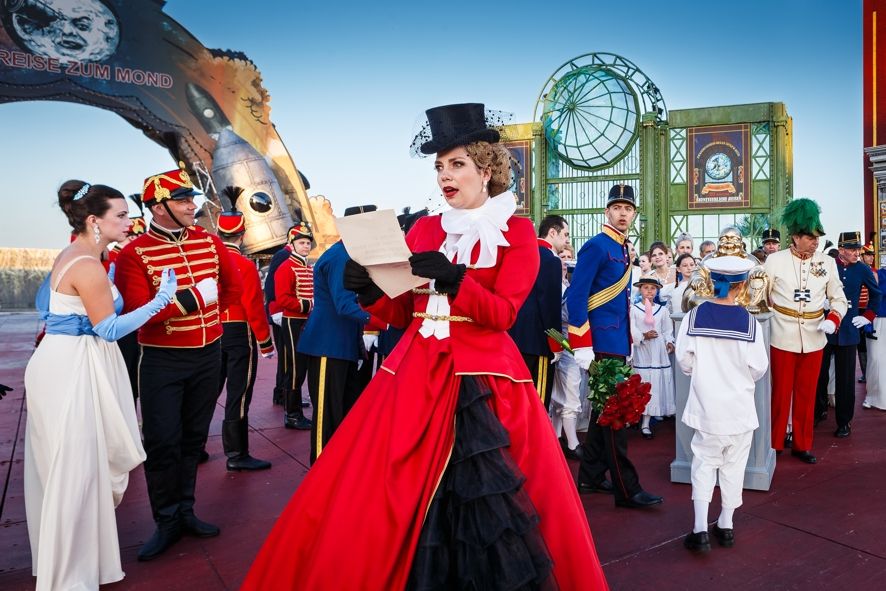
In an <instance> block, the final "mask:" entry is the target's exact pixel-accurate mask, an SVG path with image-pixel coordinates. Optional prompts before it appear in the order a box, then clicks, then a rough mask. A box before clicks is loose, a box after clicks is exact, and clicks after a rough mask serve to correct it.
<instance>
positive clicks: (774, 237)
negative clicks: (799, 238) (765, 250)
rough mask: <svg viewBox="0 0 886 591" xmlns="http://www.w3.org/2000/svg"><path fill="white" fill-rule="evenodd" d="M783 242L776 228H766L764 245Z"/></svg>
mask: <svg viewBox="0 0 886 591" xmlns="http://www.w3.org/2000/svg"><path fill="white" fill-rule="evenodd" d="M766 242H781V232H779V231H778V230H776V229H774V228H766V229H765V230H763V243H764V244H765V243H766Z"/></svg>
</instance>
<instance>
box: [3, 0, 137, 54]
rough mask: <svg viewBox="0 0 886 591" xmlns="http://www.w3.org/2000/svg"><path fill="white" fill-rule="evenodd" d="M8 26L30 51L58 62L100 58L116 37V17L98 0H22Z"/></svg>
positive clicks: (114, 46) (113, 47) (111, 51)
mask: <svg viewBox="0 0 886 591" xmlns="http://www.w3.org/2000/svg"><path fill="white" fill-rule="evenodd" d="M19 5H20V6H22V8H21V9H20V10H18V11H16V12H13V14H12V19H11V20H12V26H13V29H14V30H15V32H16V34H17V35H18V36H19V38H20V39H21V42H22V44H23V45H24V46H25V47H26V48H27V49H28V50H30V51H31V52H32V53H35V54H37V55H42V56H44V57H48V58H56V59H57V60H59V61H60V62H63V63H64V62H70V61H78V62H100V61H102V60H105V59H107V58H109V57H111V56H112V55H113V54H114V52H115V51H116V50H117V45H118V43H119V41H120V27H119V24H118V22H117V17H116V16H115V15H114V13H113V12H111V10H110V9H109V8H108V7H107V6H105V4H104V3H102V2H101V1H100V0H25V1H24V2H20V3H19Z"/></svg>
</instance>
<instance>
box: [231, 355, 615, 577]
mask: <svg viewBox="0 0 886 591" xmlns="http://www.w3.org/2000/svg"><path fill="white" fill-rule="evenodd" d="M449 346H450V340H449V339H446V340H443V341H438V340H437V339H434V338H431V339H424V338H416V339H415V341H413V342H412V343H411V346H410V348H409V351H408V352H407V353H406V357H405V358H404V359H403V362H402V363H401V364H400V367H399V371H398V372H397V374H396V375H393V374H391V373H389V372H387V371H385V370H381V371H379V373H378V374H377V375H376V377H375V378H374V379H373V380H372V382H371V383H370V384H369V386H368V387H367V388H366V390H365V391H364V392H363V394H362V395H361V396H360V398H359V400H358V401H357V403H356V404H355V405H354V407H353V408H352V409H351V411H350V412H349V413H348V416H347V418H346V419H345V420H344V422H343V423H342V424H341V425H340V426H339V428H338V430H337V431H336V432H335V435H334V436H333V437H332V439H331V440H330V442H329V444H328V445H327V446H326V447H325V448H324V450H323V452H322V454H321V455H320V457H319V458H318V459H317V461H316V462H315V463H314V465H313V467H312V468H311V470H310V471H309V472H308V475H307V477H306V478H305V480H304V481H303V482H302V484H301V485H300V486H299V488H298V489H297V490H296V492H295V494H294V495H293V497H292V499H291V500H290V501H289V504H288V505H287V507H286V508H285V510H284V511H283V513H282V514H281V515H280V518H279V519H278V520H277V523H276V524H275V525H274V528H273V530H272V531H271V533H270V535H269V536H268V538H267V540H266V541H265V543H264V545H263V546H262V549H261V550H260V552H259V554H258V556H257V557H256V559H255V562H254V563H253V565H252V567H251V569H250V571H249V573H248V574H247V576H246V580H245V581H244V583H243V587H242V588H243V589H255V590H262V591H267V590H275V589H311V590H312V591H313V590H317V591H323V590H336V591H338V590H342V589H365V590H367V591H375V590H379V591H382V590H385V591H387V590H392V589H404V588H405V587H406V584H407V580H408V578H409V573H410V568H411V566H412V561H413V557H414V555H415V551H416V546H417V543H418V539H419V535H420V534H421V530H422V524H423V523H424V520H425V517H426V514H427V511H428V508H429V506H430V504H431V499H432V497H433V496H434V492H435V490H436V489H437V486H438V484H439V482H440V479H441V477H442V475H443V472H444V470H445V469H446V466H447V463H448V462H449V459H450V456H451V453H452V449H453V443H454V438H455V409H456V404H457V402H458V393H459V386H460V382H461V378H460V377H459V376H456V375H455V374H454V370H453V367H452V357H451V355H450V353H449ZM477 377H478V378H479V379H481V380H482V382H483V384H484V385H485V387H487V388H488V389H489V390H490V392H491V395H490V397H489V399H488V404H489V406H490V408H491V409H492V411H493V412H494V413H495V415H496V417H497V418H498V420H499V421H500V422H501V424H502V425H503V426H504V428H505V429H506V430H507V432H508V436H509V438H510V447H509V448H508V451H509V453H510V455H511V457H512V458H513V460H514V461H515V463H516V465H517V468H518V469H519V470H520V472H521V473H522V474H523V475H524V476H525V478H526V480H525V482H524V484H523V489H524V490H525V492H526V493H527V494H528V496H529V498H530V500H531V502H532V504H533V506H534V508H535V511H536V513H537V514H538V517H539V519H540V522H539V526H538V527H539V531H540V532H541V535H542V538H543V540H544V543H545V545H546V547H547V551H548V553H549V554H550V557H551V559H552V560H553V563H554V567H553V578H554V582H555V583H556V585H557V586H558V587H559V588H560V589H562V590H571V589H589V590H593V589H607V588H608V587H607V585H606V580H605V578H604V576H603V571H602V569H601V567H600V562H599V559H598V558H597V553H596V550H595V549H594V541H593V538H592V537H591V532H590V527H589V526H588V522H587V518H586V516H585V513H584V509H583V508H582V506H581V502H580V501H579V497H578V493H577V492H576V489H575V484H574V482H573V479H572V475H571V473H570V472H569V468H568V466H567V464H566V460H565V459H564V458H563V455H562V453H561V451H560V447H559V444H558V442H557V440H556V437H555V436H554V432H553V429H552V427H551V423H550V419H549V418H548V416H547V414H546V413H545V409H544V406H543V405H542V403H541V401H540V400H539V397H538V394H537V393H536V392H535V389H534V388H533V387H532V384H531V383H529V382H526V383H517V382H513V381H512V380H510V379H509V378H506V377H500V376H492V375H487V376H477Z"/></svg>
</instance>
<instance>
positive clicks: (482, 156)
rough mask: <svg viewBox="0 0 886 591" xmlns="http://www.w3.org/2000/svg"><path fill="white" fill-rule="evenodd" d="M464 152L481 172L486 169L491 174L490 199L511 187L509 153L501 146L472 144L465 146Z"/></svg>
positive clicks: (482, 143)
mask: <svg viewBox="0 0 886 591" xmlns="http://www.w3.org/2000/svg"><path fill="white" fill-rule="evenodd" d="M465 150H466V151H467V153H468V156H470V157H471V160H473V161H474V163H475V164H476V165H477V167H478V168H479V169H480V170H481V171H482V170H483V169H486V168H488V169H489V172H490V173H491V174H492V176H491V177H490V179H489V195H490V197H494V196H495V195H498V194H500V193H504V192H505V191H507V190H508V187H510V186H511V153H510V152H508V149H507V148H505V147H504V146H503V145H501V144H490V143H489V142H472V143H470V144H467V145H466V146H465Z"/></svg>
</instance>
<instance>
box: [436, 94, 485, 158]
mask: <svg viewBox="0 0 886 591" xmlns="http://www.w3.org/2000/svg"><path fill="white" fill-rule="evenodd" d="M425 114H426V115H427V116H428V124H429V125H430V126H431V139H430V141H427V142H425V143H423V144H422V145H421V148H420V150H421V153H422V154H439V153H440V152H445V151H447V150H451V149H452V148H455V147H457V146H464V145H465V144H470V143H471V142H489V143H491V144H494V143H495V142H497V141H498V140H499V138H500V137H501V136H500V135H499V133H498V130H496V129H493V128H491V127H488V126H487V125H486V107H485V106H484V105H483V103H461V104H458V105H444V106H442V107H434V108H433V109H428V110H427V111H425Z"/></svg>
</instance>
